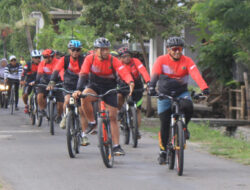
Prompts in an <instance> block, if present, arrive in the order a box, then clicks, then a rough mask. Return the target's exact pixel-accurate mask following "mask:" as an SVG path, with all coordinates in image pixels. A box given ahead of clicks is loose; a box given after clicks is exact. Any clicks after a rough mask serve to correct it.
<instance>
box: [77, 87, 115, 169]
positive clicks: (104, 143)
mask: <svg viewBox="0 0 250 190" xmlns="http://www.w3.org/2000/svg"><path fill="white" fill-rule="evenodd" d="M116 92H117V89H111V90H108V91H107V92H106V93H104V94H101V95H96V94H91V93H86V94H81V96H80V98H85V97H87V96H93V97H96V98H97V101H98V103H99V105H100V110H99V111H98V112H97V127H98V140H99V149H100V152H101V156H102V160H103V162H104V165H105V166H106V167H107V168H112V167H113V164H114V153H113V143H112V135H111V128H110V118H109V112H108V111H107V110H106V108H105V103H104V101H103V97H104V96H106V95H108V94H110V93H116Z"/></svg>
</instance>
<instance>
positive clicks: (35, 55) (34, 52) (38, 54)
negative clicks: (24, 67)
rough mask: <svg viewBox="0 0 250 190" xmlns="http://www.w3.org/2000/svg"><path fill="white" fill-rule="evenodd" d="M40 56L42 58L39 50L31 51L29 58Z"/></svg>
mask: <svg viewBox="0 0 250 190" xmlns="http://www.w3.org/2000/svg"><path fill="white" fill-rule="evenodd" d="M41 56H42V54H41V52H40V51H39V50H36V49H35V50H32V52H31V57H41Z"/></svg>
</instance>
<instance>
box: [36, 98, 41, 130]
mask: <svg viewBox="0 0 250 190" xmlns="http://www.w3.org/2000/svg"><path fill="white" fill-rule="evenodd" d="M34 106H35V110H34V113H35V115H36V117H35V118H36V126H37V127H41V125H42V121H43V117H42V116H40V115H39V113H38V104H37V99H36V97H35V98H34Z"/></svg>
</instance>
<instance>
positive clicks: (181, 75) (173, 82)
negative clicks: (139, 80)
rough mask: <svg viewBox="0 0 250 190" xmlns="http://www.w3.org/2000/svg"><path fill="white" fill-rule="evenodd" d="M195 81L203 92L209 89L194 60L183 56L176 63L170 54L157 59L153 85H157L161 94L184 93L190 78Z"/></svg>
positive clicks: (154, 66)
mask: <svg viewBox="0 0 250 190" xmlns="http://www.w3.org/2000/svg"><path fill="white" fill-rule="evenodd" d="M189 75H191V77H192V78H193V79H194V81H195V82H196V83H197V84H198V86H199V87H200V89H201V90H204V89H206V88H208V86H207V84H206V82H205V81H204V79H203V78H202V76H201V74H200V72H199V70H198V68H197V66H196V65H195V63H194V62H193V60H192V59H191V58H189V57H187V56H184V55H182V56H181V58H180V60H178V61H174V60H173V59H172V58H171V56H170V55H169V54H167V55H163V56H160V57H158V58H157V60H156V62H155V63H154V65H153V69H152V76H151V84H152V85H153V86H155V85H156V82H157V81H158V80H159V79H160V80H159V84H158V88H159V91H160V92H166V91H168V92H170V91H171V92H172V91H176V90H177V91H182V89H183V90H186V89H187V83H188V76H189Z"/></svg>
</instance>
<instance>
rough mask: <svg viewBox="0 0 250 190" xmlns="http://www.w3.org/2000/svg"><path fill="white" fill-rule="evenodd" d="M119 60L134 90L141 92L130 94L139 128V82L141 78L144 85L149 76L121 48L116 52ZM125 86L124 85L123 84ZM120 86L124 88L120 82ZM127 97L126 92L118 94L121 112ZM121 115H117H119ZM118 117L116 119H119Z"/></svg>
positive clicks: (129, 53)
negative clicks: (131, 80)
mask: <svg viewBox="0 0 250 190" xmlns="http://www.w3.org/2000/svg"><path fill="white" fill-rule="evenodd" d="M118 53H119V56H120V60H121V62H122V64H123V65H124V66H125V67H126V69H127V70H128V71H129V72H130V74H131V75H132V77H133V79H134V82H135V90H141V91H134V92H133V94H132V100H133V101H135V102H136V105H137V121H138V127H140V124H141V105H142V95H143V90H142V89H143V82H142V80H141V76H142V77H143V79H144V81H145V83H146V84H148V83H149V81H150V76H149V74H148V71H147V69H146V68H145V67H144V65H143V63H142V62H141V61H140V60H139V59H137V58H132V57H131V52H130V51H129V49H128V48H126V47H123V48H121V49H119V50H118ZM125 85H126V84H125ZM120 86H124V83H123V82H121V83H120ZM127 95H128V93H127V91H125V90H124V91H123V90H121V92H120V93H118V109H119V110H121V108H122V105H123V104H124V101H125V97H126V96H127ZM122 111H123V110H121V111H120V112H122ZM120 114H122V113H119V115H120ZM119 115H118V117H119ZM140 137H141V135H140V132H139V130H138V138H140Z"/></svg>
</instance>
